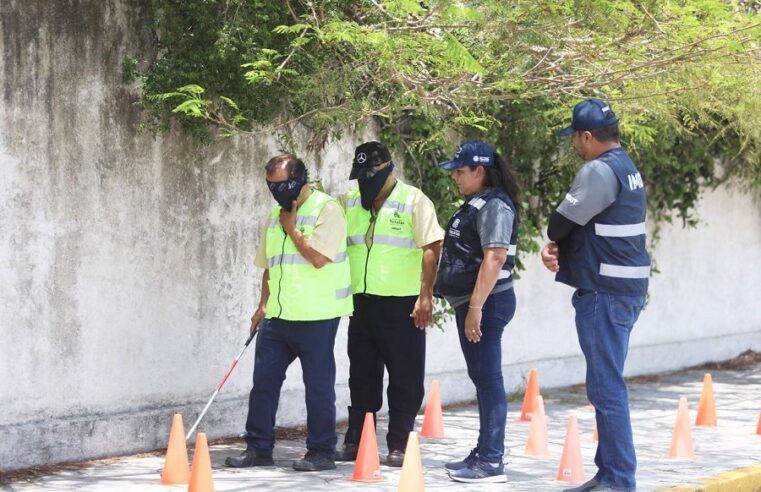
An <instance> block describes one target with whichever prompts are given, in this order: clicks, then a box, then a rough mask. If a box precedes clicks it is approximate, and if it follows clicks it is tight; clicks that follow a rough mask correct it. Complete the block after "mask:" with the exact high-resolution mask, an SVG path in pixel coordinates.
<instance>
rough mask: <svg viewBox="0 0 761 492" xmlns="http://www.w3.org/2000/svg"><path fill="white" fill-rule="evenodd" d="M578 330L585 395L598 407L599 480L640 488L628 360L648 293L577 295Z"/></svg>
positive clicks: (573, 300) (576, 293)
mask: <svg viewBox="0 0 761 492" xmlns="http://www.w3.org/2000/svg"><path fill="white" fill-rule="evenodd" d="M572 302H573V307H574V309H575V310H576V332H577V333H578V335H579V345H581V351H582V352H583V353H584V358H585V359H586V362H587V398H589V402H590V403H591V404H592V405H593V406H594V407H595V418H596V420H597V433H598V435H599V436H600V439H599V441H598V443H597V453H596V454H595V464H596V465H597V468H598V471H597V474H596V475H595V478H596V479H597V480H599V481H600V483H602V484H604V485H611V486H614V487H618V488H621V489H625V490H629V489H631V490H633V489H635V488H636V486H637V484H636V479H635V476H634V475H635V472H636V469H637V457H636V455H635V452H634V440H633V439H632V426H631V420H630V417H629V393H628V391H627V389H626V382H625V381H624V362H625V361H626V355H627V353H628V351H629V335H630V333H631V331H632V328H633V327H634V323H635V322H636V321H637V318H638V317H639V313H640V311H641V310H642V306H644V304H645V297H644V296H622V295H613V294H605V293H602V292H595V291H590V290H581V289H579V290H577V291H576V292H575V293H574V294H573V299H572Z"/></svg>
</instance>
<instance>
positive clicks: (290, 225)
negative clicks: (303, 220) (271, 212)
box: [280, 200, 296, 235]
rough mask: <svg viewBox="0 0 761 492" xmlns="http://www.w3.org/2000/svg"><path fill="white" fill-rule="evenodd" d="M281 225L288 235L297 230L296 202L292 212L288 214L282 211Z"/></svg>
mask: <svg viewBox="0 0 761 492" xmlns="http://www.w3.org/2000/svg"><path fill="white" fill-rule="evenodd" d="M280 225H281V226H283V229H285V232H286V233H287V234H288V235H290V234H291V232H293V230H294V229H296V200H294V201H293V203H292V204H291V211H290V212H286V211H285V209H283V208H281V209H280Z"/></svg>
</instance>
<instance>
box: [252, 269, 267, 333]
mask: <svg viewBox="0 0 761 492" xmlns="http://www.w3.org/2000/svg"><path fill="white" fill-rule="evenodd" d="M269 280H270V271H269V270H268V269H267V270H264V273H263V274H262V285H261V296H260V297H259V306H258V307H257V308H256V312H254V315H253V316H251V328H250V329H249V331H250V332H251V333H254V332H255V331H256V330H258V329H259V325H261V323H262V320H263V319H264V315H265V314H266V312H267V300H268V299H269V298H270V284H269Z"/></svg>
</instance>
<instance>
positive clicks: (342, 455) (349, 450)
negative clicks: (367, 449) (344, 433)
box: [336, 442, 359, 461]
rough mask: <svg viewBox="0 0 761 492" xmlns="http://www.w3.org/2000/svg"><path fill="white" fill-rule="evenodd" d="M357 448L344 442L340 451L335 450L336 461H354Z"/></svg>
mask: <svg viewBox="0 0 761 492" xmlns="http://www.w3.org/2000/svg"><path fill="white" fill-rule="evenodd" d="M358 450H359V446H357V445H356V444H353V443H350V442H345V443H344V445H343V447H342V448H341V449H337V450H336V461H356V460H357V451H358Z"/></svg>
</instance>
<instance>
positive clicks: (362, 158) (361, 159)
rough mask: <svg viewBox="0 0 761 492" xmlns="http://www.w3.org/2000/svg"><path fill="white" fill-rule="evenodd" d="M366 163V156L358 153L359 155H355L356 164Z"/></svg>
mask: <svg viewBox="0 0 761 492" xmlns="http://www.w3.org/2000/svg"><path fill="white" fill-rule="evenodd" d="M366 161H367V154H365V153H364V152H360V153H359V154H357V162H359V163H360V164H364V163H365V162H366Z"/></svg>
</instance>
